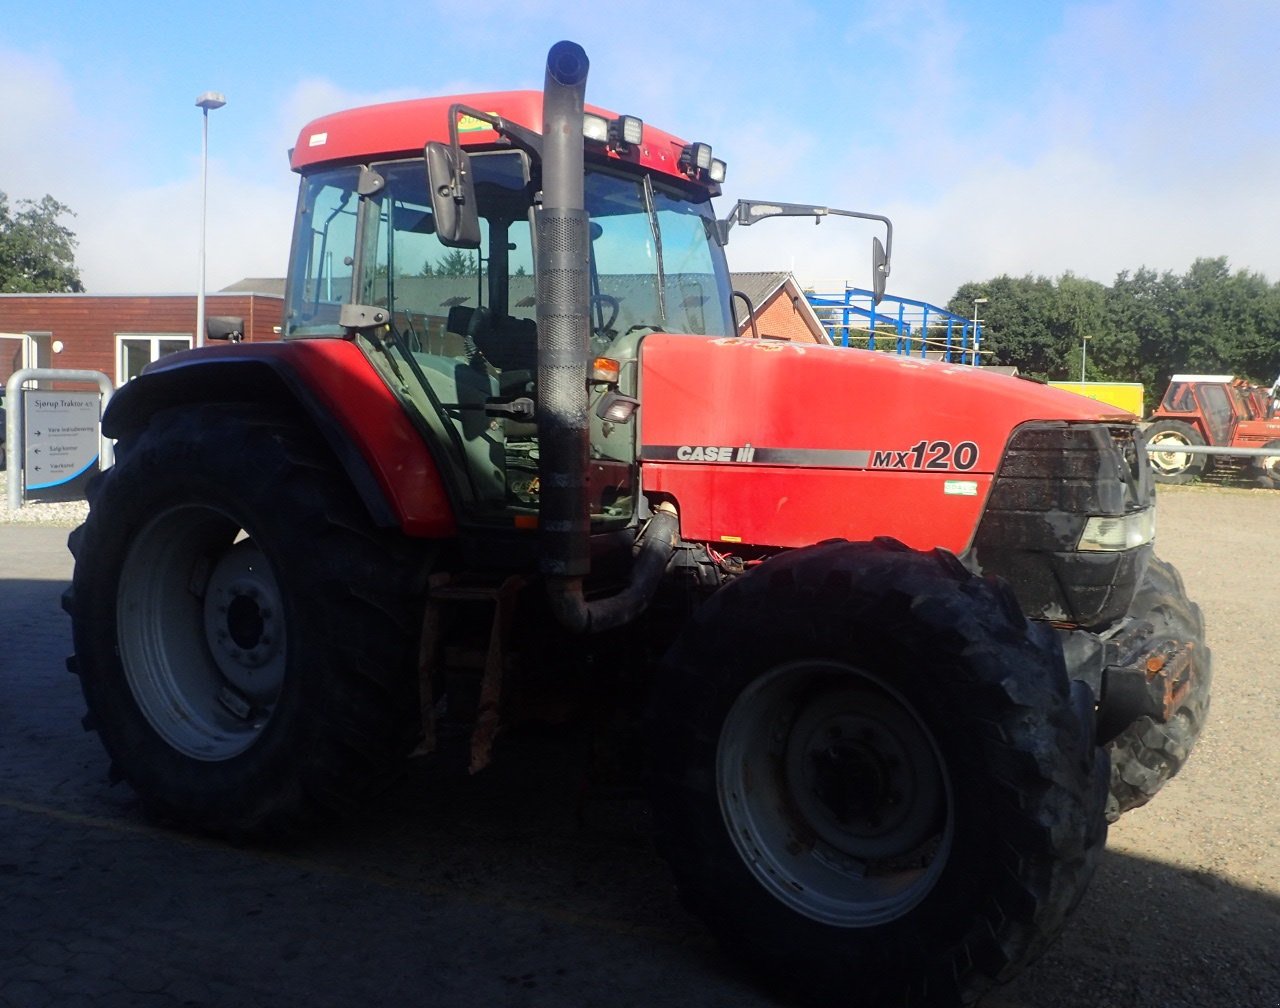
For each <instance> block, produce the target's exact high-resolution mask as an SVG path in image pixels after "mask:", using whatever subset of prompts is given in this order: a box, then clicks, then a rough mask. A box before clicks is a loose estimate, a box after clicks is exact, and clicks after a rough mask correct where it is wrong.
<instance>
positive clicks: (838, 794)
mask: <svg viewBox="0 0 1280 1008" xmlns="http://www.w3.org/2000/svg"><path fill="white" fill-rule="evenodd" d="M943 767H944V763H943V760H942V756H941V753H940V751H939V749H938V745H937V742H936V741H935V739H934V737H933V735H932V733H931V732H930V731H929V730H928V728H927V727H926V725H925V724H924V722H923V721H922V720H921V718H920V716H919V715H918V714H917V713H916V711H915V710H914V709H913V707H912V706H911V705H910V704H909V703H908V702H907V701H906V700H905V699H904V698H903V697H902V696H901V695H900V694H899V693H898V692H897V691H895V690H894V689H892V687H890V686H888V685H887V684H885V683H884V682H882V681H880V680H879V679H878V678H876V677H874V676H871V675H869V674H867V673H865V672H861V671H859V670H856V669H853V668H851V667H848V666H843V665H833V664H829V663H796V664H790V665H786V666H782V667H779V668H777V669H774V670H773V671H772V672H770V673H768V674H767V675H765V676H763V677H762V678H761V679H759V680H757V681H756V682H755V683H753V684H752V685H751V686H749V687H748V688H747V689H746V690H744V691H743V693H742V694H741V695H740V696H739V697H738V699H737V701H736V702H735V703H734V705H733V707H732V708H731V709H730V711H729V714H728V716H727V717H726V719H725V723H724V727H723V730H722V732H721V737H720V743H719V747H718V750H717V758H716V776H717V790H718V795H719V800H720V808H721V814H722V815H723V817H724V820H725V825H726V827H727V829H728V831H729V835H730V837H731V839H732V841H733V843H734V846H735V847H736V848H737V851H738V854H739V855H740V856H741V858H742V860H743V863H744V864H745V865H746V867H747V869H748V870H749V871H750V872H751V874H752V875H753V876H754V877H755V879H756V881H757V882H759V883H760V884H761V885H762V886H763V887H764V889H765V890H766V891H768V892H769V893H770V894H771V895H773V896H774V897H775V898H777V899H779V900H780V901H781V902H782V903H784V904H785V905H787V906H789V907H790V908H791V909H793V910H795V911H797V912H799V913H801V914H803V915H805V916H806V917H809V918H811V919H813V920H817V921H820V922H822V923H825V924H831V925H835V926H840V927H869V926H874V925H877V924H882V923H885V922H887V921H890V920H893V919H896V918H898V917H900V916H902V915H903V914H905V913H907V912H908V911H909V910H911V909H912V908H913V907H915V906H916V905H917V904H919V903H920V901H921V900H923V899H924V898H925V896H926V895H927V894H928V893H929V892H930V891H931V890H932V889H933V887H934V885H935V884H936V883H937V880H938V878H939V877H940V875H941V874H942V871H943V869H944V868H945V866H946V863H947V859H948V855H949V854H950V850H951V845H952V838H953V833H954V812H953V806H954V799H953V796H952V792H951V785H950V782H949V780H948V778H947V775H946V773H945V771H944V769H943Z"/></svg>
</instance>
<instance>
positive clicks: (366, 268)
mask: <svg viewBox="0 0 1280 1008" xmlns="http://www.w3.org/2000/svg"><path fill="white" fill-rule="evenodd" d="M524 162H525V159H524V157H523V156H522V155H520V154H516V153H502V154H493V155H479V156H476V157H474V158H473V165H474V168H475V180H476V187H477V193H476V196H477V202H478V204H479V210H480V224H481V247H480V249H479V250H477V251H470V250H463V249H449V248H446V247H445V246H443V245H442V244H441V243H440V241H439V240H438V239H437V238H436V235H435V231H434V222H433V219H432V217H431V212H430V201H429V199H428V198H427V191H426V185H427V182H426V172H425V170H424V167H423V164H422V162H421V161H417V160H415V161H404V162H396V163H392V164H384V165H376V166H375V170H376V171H377V172H378V173H379V174H380V175H381V176H382V177H383V178H384V179H385V182H386V184H385V187H384V188H383V189H382V190H380V191H379V192H378V193H375V194H374V195H373V196H372V197H370V200H371V202H372V203H373V204H374V206H375V207H376V210H375V211H374V212H376V213H377V214H378V220H377V221H376V223H375V221H374V220H372V219H371V220H369V221H368V222H367V223H365V224H364V225H363V227H364V234H365V241H364V242H363V243H362V246H363V247H362V248H358V247H357V240H356V232H357V219H358V214H359V210H360V197H359V196H358V195H357V184H358V180H359V169H358V168H356V167H348V168H339V169H333V170H330V171H325V172H319V173H316V174H314V175H311V176H309V177H308V178H307V179H305V180H304V182H303V188H302V193H301V198H300V201H299V208H298V214H297V226H296V230H295V234H294V243H293V255H292V268H291V270H290V285H289V293H288V307H287V310H286V313H285V314H286V319H285V335H286V337H289V336H295V337H296V336H313V335H340V334H341V329H339V328H338V325H337V320H338V307H339V306H340V305H342V304H343V303H345V302H347V301H352V300H354V301H356V302H358V303H362V304H377V305H380V306H386V307H392V308H393V309H398V310H405V311H411V312H413V313H414V314H416V315H421V316H424V317H425V319H426V321H427V322H428V323H430V322H432V321H435V322H438V323H439V324H441V325H443V324H445V323H446V322H447V316H448V314H449V309H450V308H453V307H456V306H467V307H471V308H475V307H485V308H489V309H490V310H493V311H496V312H500V313H501V314H503V315H505V316H511V317H515V318H528V319H532V318H534V317H535V314H536V307H537V302H536V299H535V288H534V278H533V251H534V250H533V237H532V232H531V228H530V224H529V214H530V207H531V203H532V194H531V191H530V187H529V186H528V185H527V184H526V182H525V179H526V178H527V168H526V165H525V163H524ZM585 186H586V192H585V196H586V206H587V212H588V213H589V214H590V216H591V220H592V224H593V227H592V242H591V250H592V262H591V267H592V268H591V287H592V307H591V311H592V317H593V325H594V327H595V329H596V330H597V335H598V336H600V335H605V336H607V335H608V334H609V333H612V334H615V335H616V334H622V333H625V332H627V331H628V330H631V329H633V328H636V327H650V328H655V329H663V330H665V331H667V332H681V333H692V334H697V335H712V336H727V335H732V334H733V332H734V327H733V322H732V316H731V314H730V309H729V293H730V285H729V277H728V273H727V270H726V269H725V266H724V258H723V255H722V253H721V250H720V248H719V246H718V245H717V244H716V242H715V239H714V237H713V233H714V216H713V213H712V209H711V203H710V200H709V199H707V198H705V197H704V198H702V199H700V200H691V199H690V198H688V196H687V195H686V194H683V193H677V192H675V191H674V190H672V189H668V188H665V187H664V186H661V185H657V186H649V185H647V184H646V182H645V179H644V178H643V177H637V176H634V175H626V174H622V173H614V172H609V171H606V170H602V169H589V170H588V173H587V176H586V182H585ZM502 239H505V241H504V240H502ZM358 251H359V252H362V253H363V259H362V264H361V272H362V276H363V282H362V283H361V289H360V290H359V291H358V292H357V295H356V297H354V298H353V297H352V294H351V291H352V277H353V276H354V273H355V269H356V268H357V265H356V256H357V252H358Z"/></svg>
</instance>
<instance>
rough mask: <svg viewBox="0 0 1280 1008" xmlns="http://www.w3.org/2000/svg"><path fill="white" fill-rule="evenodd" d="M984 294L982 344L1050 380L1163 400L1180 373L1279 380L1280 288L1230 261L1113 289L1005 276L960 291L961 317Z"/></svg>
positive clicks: (1074, 280)
mask: <svg viewBox="0 0 1280 1008" xmlns="http://www.w3.org/2000/svg"><path fill="white" fill-rule="evenodd" d="M978 297H985V298H987V299H988V301H987V304H986V305H984V306H983V309H984V310H983V313H982V314H983V345H984V349H985V351H986V354H985V358H986V360H987V361H988V362H989V363H993V364H1011V365H1016V366H1017V367H1018V369H1019V370H1020V371H1021V372H1022V373H1024V374H1028V375H1031V376H1034V377H1037V378H1045V379H1052V380H1062V379H1076V378H1079V377H1080V363H1081V347H1082V344H1084V343H1085V337H1088V340H1087V352H1086V357H1087V368H1086V377H1087V378H1088V380H1090V381H1136V382H1141V383H1142V384H1143V385H1145V386H1146V387H1147V390H1148V394H1149V395H1157V396H1158V395H1159V394H1160V393H1161V392H1162V391H1163V390H1164V387H1165V385H1167V384H1168V381H1169V376H1170V375H1171V374H1175V373H1177V372H1183V371H1192V372H1200V373H1215V374H1234V375H1239V376H1240V377H1244V378H1249V379H1251V380H1253V381H1255V382H1258V383H1265V384H1267V385H1270V384H1271V382H1272V381H1274V380H1275V378H1276V375H1277V374H1278V373H1280V284H1272V283H1269V282H1268V281H1267V279H1266V278H1265V277H1263V276H1261V275H1260V274H1257V273H1249V272H1247V271H1244V270H1240V271H1237V272H1235V273H1232V272H1231V270H1230V267H1229V266H1228V263H1227V260H1226V258H1225V257H1218V258H1211V259H1197V260H1196V261H1195V262H1194V263H1192V264H1191V267H1190V268H1189V269H1188V270H1187V272H1186V273H1185V274H1183V275H1181V276H1178V275H1175V274H1173V273H1170V272H1165V273H1163V274H1157V273H1156V272H1155V271H1154V270H1150V269H1147V268H1146V267H1142V268H1141V269H1139V270H1137V271H1136V272H1134V273H1130V272H1129V271H1128V270H1125V271H1124V272H1122V273H1120V274H1119V275H1118V276H1117V277H1116V279H1115V282H1114V283H1113V284H1112V285H1111V286H1110V287H1107V286H1105V285H1103V284H1100V283H1097V282H1095V281H1092V280H1084V279H1082V278H1080V277H1076V276H1073V275H1072V274H1070V273H1067V274H1064V275H1063V276H1061V277H1059V278H1057V279H1054V280H1050V279H1048V278H1046V277H1033V276H1025V277H1020V278H1018V277H1010V276H998V277H995V278H993V279H991V280H987V281H984V282H969V283H965V284H962V285H961V287H960V288H959V289H958V290H957V291H956V293H955V296H954V297H953V298H952V299H951V301H950V302H949V304H948V305H947V307H948V309H949V310H950V311H953V312H955V313H956V314H958V315H965V316H967V315H969V314H971V313H972V311H973V299H974V298H978Z"/></svg>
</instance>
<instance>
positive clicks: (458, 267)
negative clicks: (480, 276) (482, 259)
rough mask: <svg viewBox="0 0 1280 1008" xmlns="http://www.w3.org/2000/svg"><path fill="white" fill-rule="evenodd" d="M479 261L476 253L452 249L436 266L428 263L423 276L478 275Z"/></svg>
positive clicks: (423, 270)
mask: <svg viewBox="0 0 1280 1008" xmlns="http://www.w3.org/2000/svg"><path fill="white" fill-rule="evenodd" d="M476 266H477V259H476V254H475V253H474V252H467V251H465V250H463V249H452V250H450V252H449V253H448V255H446V256H445V257H444V258H442V259H441V260H440V261H439V262H437V263H436V264H435V265H434V266H433V265H432V264H431V263H430V262H427V263H426V264H425V265H424V266H423V268H422V275H423V276H452V277H468V276H475V275H476Z"/></svg>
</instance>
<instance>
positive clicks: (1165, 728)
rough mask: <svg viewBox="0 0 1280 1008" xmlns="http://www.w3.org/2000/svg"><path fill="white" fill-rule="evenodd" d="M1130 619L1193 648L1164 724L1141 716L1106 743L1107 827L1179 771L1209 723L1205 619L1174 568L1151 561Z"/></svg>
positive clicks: (1210, 662)
mask: <svg viewBox="0 0 1280 1008" xmlns="http://www.w3.org/2000/svg"><path fill="white" fill-rule="evenodd" d="M1129 615H1130V616H1132V617H1134V618H1135V619H1138V620H1144V621H1147V622H1149V623H1150V624H1151V625H1152V626H1153V627H1154V628H1155V639H1157V640H1161V641H1177V642H1179V643H1188V642H1190V643H1191V644H1193V645H1194V649H1193V651H1192V652H1191V660H1192V672H1191V686H1190V689H1188V691H1187V694H1186V696H1185V697H1183V699H1182V702H1181V705H1180V706H1179V707H1178V709H1177V710H1176V711H1174V713H1173V716H1172V717H1171V718H1169V720H1168V721H1163V722H1162V721H1156V720H1155V719H1154V718H1151V717H1149V716H1147V715H1143V716H1142V717H1140V718H1138V719H1137V720H1135V721H1134V722H1133V723H1132V724H1130V725H1129V726H1128V727H1127V728H1125V730H1124V731H1122V732H1121V733H1120V734H1119V735H1118V736H1116V738H1114V739H1112V741H1111V742H1110V743H1108V746H1107V748H1108V749H1109V750H1110V752H1111V788H1110V794H1109V795H1108V797H1107V821H1108V822H1115V821H1116V820H1117V819H1119V818H1120V816H1122V815H1123V814H1124V813H1126V812H1128V811H1130V810H1131V809H1135V808H1138V807H1140V806H1142V805H1145V804H1146V803H1147V802H1149V801H1150V800H1151V799H1152V798H1153V797H1154V796H1155V794H1156V792H1157V791H1159V790H1160V789H1161V788H1162V787H1164V785H1165V784H1166V783H1167V782H1168V781H1169V780H1170V779H1171V778H1172V777H1173V776H1174V775H1175V774H1176V773H1177V772H1178V771H1179V770H1181V769H1182V766H1183V764H1184V763H1185V762H1186V761H1187V757H1188V756H1189V755H1190V754H1191V749H1192V747H1194V746H1195V744H1196V740H1197V739H1198V738H1199V737H1200V732H1201V731H1203V729H1204V725H1205V721H1206V720H1207V719H1208V716H1209V694H1210V687H1211V684H1212V678H1213V659H1212V656H1211V654H1210V652H1209V648H1208V647H1206V646H1205V643H1204V618H1203V617H1202V616H1201V614H1200V607H1199V606H1198V605H1196V604H1195V603H1194V602H1192V601H1191V600H1190V599H1189V598H1187V592H1186V589H1185V588H1184V587H1183V586H1182V578H1181V576H1179V574H1178V571H1177V569H1176V568H1175V567H1174V566H1173V565H1172V564H1169V563H1165V562H1164V561H1163V560H1161V559H1160V558H1159V557H1156V556H1154V555H1153V556H1152V557H1151V560H1150V561H1149V562H1148V564H1147V570H1146V574H1145V575H1144V576H1143V580H1142V584H1141V585H1140V587H1139V588H1138V592H1137V594H1136V595H1135V596H1134V600H1133V604H1132V605H1131V606H1130V607H1129Z"/></svg>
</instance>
